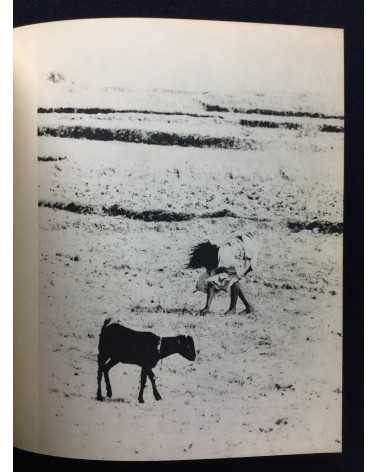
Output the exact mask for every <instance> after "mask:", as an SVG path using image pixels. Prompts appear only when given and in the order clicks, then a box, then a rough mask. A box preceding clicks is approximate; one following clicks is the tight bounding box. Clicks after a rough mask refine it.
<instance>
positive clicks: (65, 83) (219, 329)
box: [15, 19, 344, 460]
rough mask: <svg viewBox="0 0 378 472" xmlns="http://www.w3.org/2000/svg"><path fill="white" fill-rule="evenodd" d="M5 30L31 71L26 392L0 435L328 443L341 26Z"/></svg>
mask: <svg viewBox="0 0 378 472" xmlns="http://www.w3.org/2000/svg"><path fill="white" fill-rule="evenodd" d="M15 41H16V44H21V43H22V44H28V45H32V46H33V51H34V52H33V55H32V56H31V55H29V56H27V57H25V61H26V62H25V64H26V63H29V62H30V61H31V60H32V68H33V74H34V75H35V77H36V80H35V82H32V81H30V94H31V96H33V95H34V94H35V100H34V103H30V101H26V102H25V108H26V104H27V105H28V107H29V104H30V107H34V108H32V109H29V108H27V109H26V111H25V114H27V115H29V114H33V115H34V116H33V120H36V122H37V126H36V127H34V128H33V129H32V128H30V130H31V133H33V134H32V135H27V136H26V137H25V136H24V137H23V139H22V140H21V139H20V141H21V142H20V143H19V146H25V143H26V142H31V143H32V145H31V146H30V151H29V153H25V152H23V153H21V154H22V158H20V160H19V161H18V163H17V165H21V166H24V165H25V162H24V160H25V159H26V160H27V162H26V167H25V169H31V170H30V172H32V171H33V173H32V174H31V177H30V181H28V182H27V183H26V184H27V186H28V187H29V190H28V192H30V193H28V194H27V196H28V197H29V198H28V199H27V198H26V195H25V197H24V199H25V200H28V201H27V202H25V205H27V206H25V207H24V208H25V209H26V208H28V209H29V210H30V211H29V212H28V213H27V215H24V214H22V218H25V223H24V224H26V222H27V225H28V228H29V234H28V236H29V237H30V238H33V239H32V240H33V246H30V250H29V257H31V258H33V264H34V265H29V266H28V269H26V268H25V270H29V271H30V273H31V271H34V272H33V273H34V274H35V277H34V278H33V280H32V281H31V282H30V283H29V284H24V285H25V286H26V285H27V290H28V292H23V290H24V285H22V288H21V285H18V292H17V296H19V293H20V295H21V296H22V300H24V301H25V300H26V293H28V294H29V291H32V292H33V293H32V294H31V295H30V310H31V311H32V313H31V315H30V318H28V319H26V311H25V309H24V311H23V312H22V314H21V315H19V314H18V313H16V316H17V317H18V319H19V320H21V321H22V329H23V331H22V332H21V334H22V335H23V336H22V339H25V336H24V333H25V332H26V330H28V332H29V333H30V342H33V346H32V347H31V348H30V349H29V348H28V347H25V348H24V347H23V346H22V345H20V344H21V343H18V344H17V349H20V350H21V354H20V356H22V358H23V361H25V359H28V360H29V361H30V363H31V369H30V374H31V373H33V375H32V380H31V381H30V385H31V389H30V391H29V392H27V395H28V398H29V397H33V398H34V402H33V403H32V406H33V405H34V406H33V408H34V410H33V411H36V410H35V405H36V402H39V410H38V412H37V413H36V415H35V416H34V418H35V419H36V421H34V423H33V425H34V426H32V427H30V428H29V429H28V426H25V428H26V429H25V431H32V430H33V431H34V434H33V435H32V436H31V439H30V442H28V441H27V440H26V437H25V440H24V439H23V434H22V431H23V430H22V428H23V427H24V425H23V424H22V422H20V428H21V429H20V428H18V429H17V435H16V436H17V439H16V445H19V446H20V447H25V448H27V449H32V450H38V451H39V452H42V453H46V454H51V455H57V456H64V457H77V458H89V459H110V460H174V459H199V458H221V457H242V456H261V455H277V454H299V453H318V452H337V451H341V449H342V444H341V426H342V425H341V407H342V244H343V149H344V106H343V34H342V31H341V30H335V29H324V28H307V27H293V26H278V25H258V24H247V23H245V24H243V23H227V22H208V21H186V20H185V21H184V20H161V19H155V20H148V19H108V20H105V19H101V20H80V21H70V22H60V23H51V24H44V25H37V26H33V27H28V28H21V29H19V30H18V31H16V33H15ZM29 47H31V46H29ZM20 57H23V56H20ZM22 60H24V59H22ZM20 62H21V59H20V60H19V61H18V63H20ZM22 64H23V63H22V62H21V66H22ZM21 66H20V69H19V70H20V73H19V74H21V72H22V73H25V74H27V73H28V71H27V69H26V68H25V69H24V68H22V67H21ZM23 79H24V82H25V83H27V82H28V80H29V79H28V77H24V78H23ZM17 91H18V89H17ZM16 101H17V102H18V103H20V99H19V98H18V97H17V99H16ZM31 121H32V120H31ZM33 122H34V121H33ZM15 136H16V139H18V136H22V135H21V134H20V135H19V134H18V131H17V132H16V135H15ZM21 154H20V153H17V156H16V159H19V157H18V156H19V155H21ZM23 178H24V179H25V180H26V179H27V176H26V175H24V177H23ZM26 184H24V185H25V187H24V188H25V189H26V188H27V187H26ZM16 185H19V184H18V183H16ZM16 192H19V189H18V188H16ZM37 200H38V203H37ZM32 207H33V209H34V210H33V212H32V211H31V208H32ZM35 209H37V210H35ZM36 236H37V240H38V246H37V244H36V242H35V238H36ZM24 237H25V234H24ZM19 254H20V256H19V259H21V258H23V257H25V255H24V253H21V252H20V253H19ZM21 254H22V257H21ZM36 260H37V263H36V262H35V261H36ZM22 262H23V264H24V261H23V260H22ZM25 267H26V264H25ZM29 279H30V277H29ZM21 292H22V293H21ZM37 295H38V297H37ZM20 300H21V299H20ZM20 303H21V302H20ZM33 334H34V335H33ZM20 339H21V338H20ZM23 349H28V351H27V352H26V351H24V350H23ZM37 351H38V352H39V361H38V364H37V363H36V357H35V353H36V352H37ZM29 354H30V355H29ZM22 365H23V370H22V373H21V371H20V375H22V376H23V375H24V374H25V364H22ZM16 375H17V376H18V375H19V374H18V371H17V372H16ZM21 381H22V382H26V379H25V378H24V377H23V378H22V380H21ZM21 381H20V382H21ZM23 395H26V393H25V392H24V394H23ZM20 401H23V397H20ZM23 405H24V406H21V407H20V408H21V409H20V411H22V408H26V404H25V403H24V404H23ZM17 407H18V405H17ZM28 417H30V418H32V417H33V415H32V413H30V414H28ZM36 423H37V429H36V426H35V425H36ZM33 428H34V429H33ZM25 434H26V433H25ZM21 438H22V439H21Z"/></svg>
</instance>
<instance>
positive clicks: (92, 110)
mask: <svg viewBox="0 0 378 472" xmlns="http://www.w3.org/2000/svg"><path fill="white" fill-rule="evenodd" d="M201 104H202V106H203V107H204V109H205V110H206V111H208V112H218V113H245V114H247V115H252V114H256V115H267V116H269V115H271V116H290V117H300V118H324V119H334V120H343V119H344V116H343V115H326V114H325V113H318V112H307V111H294V110H273V109H264V108H234V107H232V108H226V107H223V106H219V105H210V104H207V103H201ZM37 111H38V113H72V114H74V113H77V114H85V115H96V114H103V115H105V114H112V113H124V114H127V113H140V114H142V115H167V116H190V117H193V118H214V115H213V114H211V115H209V114H206V115H205V114H199V113H189V112H182V111H158V110H137V109H130V110H128V109H115V108H99V107H88V108H76V107H57V108H53V107H51V108H45V107H39V108H38V110H37Z"/></svg>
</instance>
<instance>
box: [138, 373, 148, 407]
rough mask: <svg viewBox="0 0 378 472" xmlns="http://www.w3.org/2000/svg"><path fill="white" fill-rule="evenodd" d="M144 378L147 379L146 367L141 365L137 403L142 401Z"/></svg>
mask: <svg viewBox="0 0 378 472" xmlns="http://www.w3.org/2000/svg"><path fill="white" fill-rule="evenodd" d="M146 380H147V372H146V369H145V368H144V367H142V371H141V373H140V390H139V396H138V401H139V403H144V400H143V391H144V387H145V386H146Z"/></svg>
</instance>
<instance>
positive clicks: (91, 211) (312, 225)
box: [38, 200, 343, 234]
mask: <svg viewBox="0 0 378 472" xmlns="http://www.w3.org/2000/svg"><path fill="white" fill-rule="evenodd" d="M38 206H39V207H42V208H51V209H54V210H63V211H68V212H71V213H78V214H84V215H108V216H123V217H125V218H127V219H132V220H141V221H145V222H180V221H189V220H193V219H196V218H198V219H200V218H236V219H244V220H251V221H256V222H260V223H266V222H269V221H270V220H268V219H265V218H255V217H247V216H240V215H237V214H236V213H233V212H232V211H230V210H227V209H223V210H219V211H214V212H210V213H202V214H197V215H196V214H195V213H183V212H174V211H168V210H143V211H137V210H131V209H127V208H123V207H121V206H120V205H117V204H114V205H111V206H110V207H106V206H102V207H95V206H92V205H82V204H80V203H75V202H70V203H64V202H49V201H45V200H40V201H39V202H38ZM287 226H288V228H289V229H290V230H291V231H293V232H298V231H302V230H310V231H313V230H317V231H319V232H320V233H323V234H341V233H342V232H343V223H333V222H330V221H318V220H316V221H288V222H287Z"/></svg>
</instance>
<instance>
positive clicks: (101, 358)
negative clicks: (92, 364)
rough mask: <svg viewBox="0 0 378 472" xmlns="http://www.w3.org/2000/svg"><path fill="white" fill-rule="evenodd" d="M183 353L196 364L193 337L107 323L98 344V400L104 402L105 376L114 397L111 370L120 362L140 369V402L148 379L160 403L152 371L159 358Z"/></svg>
mask: <svg viewBox="0 0 378 472" xmlns="http://www.w3.org/2000/svg"><path fill="white" fill-rule="evenodd" d="M172 354H180V355H181V356H182V357H185V359H188V360H189V361H194V360H195V358H196V351H195V348H194V341H193V338H192V337H191V336H183V335H179V336H172V337H159V336H157V335H156V334H153V333H150V332H144V331H134V330H132V329H130V328H126V327H125V326H122V325H121V324H119V323H112V322H111V320H110V319H107V320H105V322H104V324H103V326H102V329H101V333H100V339H99V345H98V372H97V400H103V396H102V392H101V380H102V375H103V374H104V378H105V384H106V393H107V396H108V397H111V396H112V388H111V385H110V379H109V371H110V369H111V368H112V367H114V366H115V365H117V364H118V363H120V362H121V363H123V364H135V365H138V366H140V367H141V376H140V390H139V396H138V400H139V402H140V403H143V402H144V400H143V391H144V388H145V386H146V380H147V377H148V378H149V379H150V381H151V385H152V391H153V394H154V397H155V399H156V400H161V396H160V394H159V392H158V389H157V387H156V383H155V376H154V374H153V372H152V369H153V368H154V367H155V366H156V364H157V363H158V362H159V360H160V359H164V358H165V357H168V356H171V355H172Z"/></svg>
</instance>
